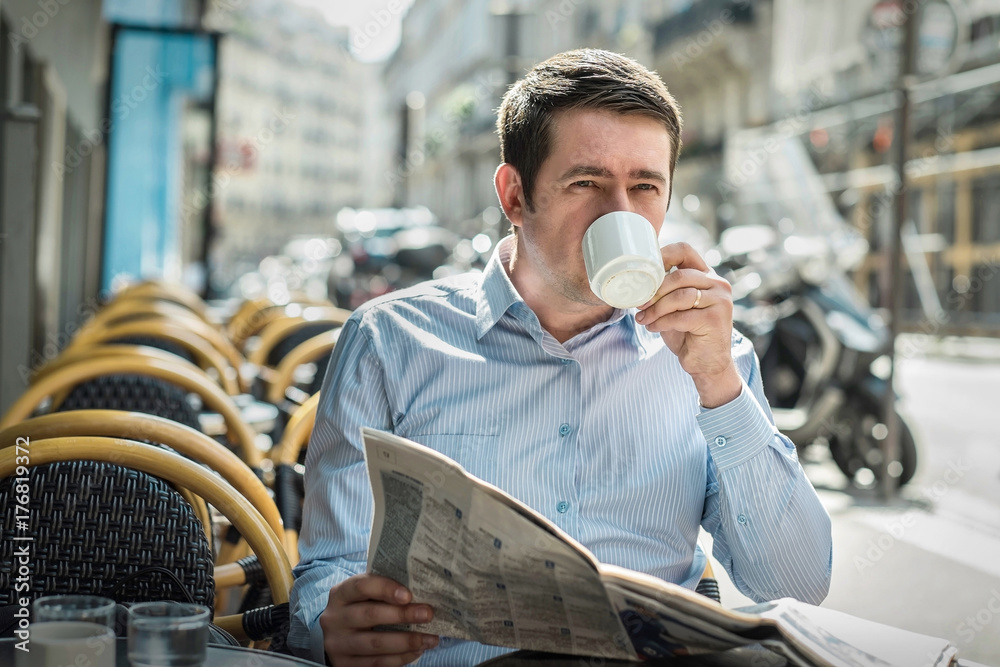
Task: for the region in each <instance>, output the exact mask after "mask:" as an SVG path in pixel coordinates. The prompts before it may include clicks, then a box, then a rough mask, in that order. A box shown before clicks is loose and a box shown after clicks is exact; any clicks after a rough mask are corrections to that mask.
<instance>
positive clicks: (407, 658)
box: [328, 651, 423, 667]
mask: <svg viewBox="0 0 1000 667" xmlns="http://www.w3.org/2000/svg"><path fill="white" fill-rule="evenodd" d="M421 655H423V652H422V651H411V652H409V653H398V654H396V655H342V656H333V655H330V654H328V657H329V658H330V664H332V665H333V666H334V667H401V666H402V665H408V664H410V663H411V662H415V661H416V660H417V659H419V658H420V656H421Z"/></svg>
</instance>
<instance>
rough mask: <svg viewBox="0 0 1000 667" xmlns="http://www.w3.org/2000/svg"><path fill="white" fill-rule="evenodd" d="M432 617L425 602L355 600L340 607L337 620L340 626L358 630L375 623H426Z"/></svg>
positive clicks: (371, 626) (372, 626)
mask: <svg viewBox="0 0 1000 667" xmlns="http://www.w3.org/2000/svg"><path fill="white" fill-rule="evenodd" d="M433 617H434V610H433V609H431V607H430V606H429V605H426V604H412V605H407V606H397V605H392V604H385V603H384V602H355V603H353V604H350V605H348V606H346V607H344V608H343V609H342V611H341V613H340V614H339V621H340V625H341V627H342V628H345V629H352V630H359V629H368V628H374V627H375V626H377V625H398V624H401V623H427V622H429V621H430V620H431V618H433Z"/></svg>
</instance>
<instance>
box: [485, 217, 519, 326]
mask: <svg viewBox="0 0 1000 667" xmlns="http://www.w3.org/2000/svg"><path fill="white" fill-rule="evenodd" d="M514 242H515V240H514V236H513V235H510V236H506V237H504V238H502V239H500V242H499V243H497V245H496V247H495V248H494V249H493V255H492V256H491V257H490V261H489V262H487V264H486V268H485V269H483V278H482V283H481V289H480V292H479V295H478V298H477V303H476V339H477V340H480V339H482V337H483V336H485V335H486V332H488V331H489V330H490V329H492V328H493V326H494V325H495V324H496V323H497V322H499V321H500V318H501V317H503V315H504V313H506V312H507V310H508V309H510V307H511V306H513V305H514V304H515V303H518V302H520V303H524V299H522V298H521V295H520V294H518V293H517V290H516V289H514V283H512V282H511V281H510V276H508V275H507V269H506V267H507V266H508V265H509V264H510V253H511V248H512V246H513V244H514ZM525 307H527V304H525Z"/></svg>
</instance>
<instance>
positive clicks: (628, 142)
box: [546, 109, 673, 177]
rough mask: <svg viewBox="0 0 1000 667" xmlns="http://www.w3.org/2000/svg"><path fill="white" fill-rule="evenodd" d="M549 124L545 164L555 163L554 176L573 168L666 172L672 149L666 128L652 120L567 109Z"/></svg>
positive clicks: (628, 115) (610, 112)
mask: <svg viewBox="0 0 1000 667" xmlns="http://www.w3.org/2000/svg"><path fill="white" fill-rule="evenodd" d="M552 121H553V123H552V133H551V135H550V142H551V143H550V145H549V155H548V157H547V159H546V162H551V161H553V159H554V161H555V162H557V163H558V166H557V167H556V168H557V170H558V171H559V174H558V176H562V175H563V173H564V172H565V171H566V170H567V169H570V168H575V167H588V168H594V169H603V170H606V171H608V172H621V171H625V172H629V173H631V172H638V171H647V172H649V171H656V172H665V171H667V170H668V166H667V165H669V162H670V155H671V151H672V150H673V146H672V142H671V140H670V134H669V133H668V132H667V128H666V126H664V125H663V123H661V122H660V121H659V120H657V119H655V118H652V117H650V116H646V115H644V114H620V113H616V112H613V111H603V110H598V109H567V110H561V111H559V112H557V113H556V114H554V115H553V119H552ZM553 166H555V165H553ZM590 175H593V176H598V175H600V174H597V173H591V174H590ZM639 176H640V177H642V175H639ZM646 176H648V174H646Z"/></svg>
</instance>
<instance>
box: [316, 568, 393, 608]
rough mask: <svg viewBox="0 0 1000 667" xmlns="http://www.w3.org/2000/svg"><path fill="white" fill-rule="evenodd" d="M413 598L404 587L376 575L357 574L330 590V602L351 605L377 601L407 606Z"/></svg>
mask: <svg viewBox="0 0 1000 667" xmlns="http://www.w3.org/2000/svg"><path fill="white" fill-rule="evenodd" d="M412 598H413V596H412V595H410V592H409V591H408V590H406V587H405V586H402V585H400V584H399V583H397V582H395V581H393V580H392V579H389V578H388V577H382V576H379V575H377V574H359V575H355V576H353V577H350V578H348V579H345V580H344V581H343V582H342V583H341V584H340V585H338V586H334V587H333V588H332V589H331V590H330V602H334V601H335V600H336V602H338V603H340V604H344V605H347V604H351V603H352V602H361V601H364V600H379V601H382V602H387V603H389V604H408V603H409V602H410V600H411V599H412Z"/></svg>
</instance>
